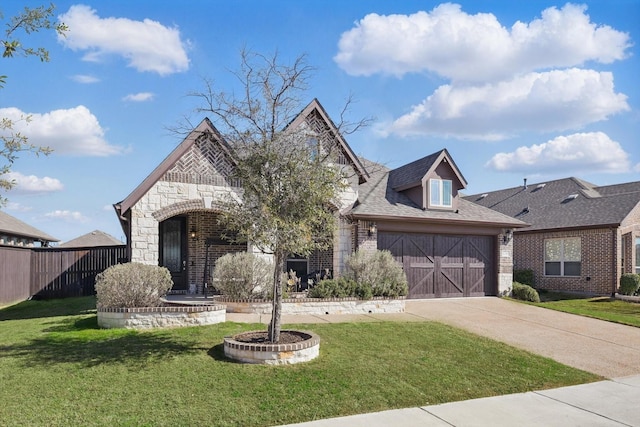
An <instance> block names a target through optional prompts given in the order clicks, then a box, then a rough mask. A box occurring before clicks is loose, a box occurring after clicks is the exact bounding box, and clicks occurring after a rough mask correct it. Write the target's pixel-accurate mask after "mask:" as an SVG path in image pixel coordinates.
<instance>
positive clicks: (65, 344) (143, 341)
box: [0, 316, 202, 368]
mask: <svg viewBox="0 0 640 427" xmlns="http://www.w3.org/2000/svg"><path fill="white" fill-rule="evenodd" d="M51 323H52V325H51V326H50V327H49V328H47V329H46V332H47V333H45V334H44V336H38V337H37V338H33V339H31V340H29V341H28V342H26V343H25V342H22V343H17V344H13V345H3V346H0V359H1V358H18V359H20V362H21V363H22V364H23V365H24V366H25V367H27V368H28V367H42V366H46V365H52V364H67V363H70V364H77V365H79V366H80V367H93V366H98V365H102V364H124V365H129V366H132V367H137V366H143V365H145V364H147V363H148V362H149V361H150V360H153V359H162V358H167V357H173V356H176V355H185V354H193V353H198V352H201V351H202V348H201V347H200V346H199V345H198V344H199V343H196V342H189V341H185V340H184V339H183V338H178V337H176V336H175V335H173V334H171V331H168V330H167V331H165V330H162V331H152V332H140V331H135V330H129V329H117V330H114V329H99V328H98V327H97V320H96V318H95V317H94V316H90V317H87V318H82V319H64V320H63V321H60V322H51Z"/></svg>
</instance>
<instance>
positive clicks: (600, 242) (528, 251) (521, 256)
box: [514, 228, 621, 295]
mask: <svg viewBox="0 0 640 427" xmlns="http://www.w3.org/2000/svg"><path fill="white" fill-rule="evenodd" d="M565 237H579V238H580V244H581V250H582V252H581V274H580V276H576V277H569V276H564V277H560V276H545V274H544V241H545V240H546V239H557V238H565ZM620 241H621V236H620V234H619V230H618V229H616V228H599V229H586V230H570V231H569V230H567V231H556V232H540V233H516V234H515V235H514V268H515V269H531V270H533V273H534V286H535V287H536V288H538V289H547V290H557V291H571V292H584V293H588V294H595V295H610V294H611V293H612V292H614V289H616V288H617V284H618V281H619V277H620V274H621V265H620V261H619V260H620V253H621V250H620Z"/></svg>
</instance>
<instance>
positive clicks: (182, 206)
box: [130, 181, 236, 265]
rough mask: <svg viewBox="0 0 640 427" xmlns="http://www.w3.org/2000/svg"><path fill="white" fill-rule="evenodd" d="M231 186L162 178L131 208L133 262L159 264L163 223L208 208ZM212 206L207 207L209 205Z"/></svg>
mask: <svg viewBox="0 0 640 427" xmlns="http://www.w3.org/2000/svg"><path fill="white" fill-rule="evenodd" d="M231 191H236V189H232V188H230V187H218V186H214V185H208V184H188V183H181V182H168V181H158V182H156V183H155V184H154V185H153V186H152V187H151V189H150V190H149V191H148V192H147V193H146V194H145V195H144V196H142V197H141V198H140V200H139V201H138V202H137V203H136V204H135V205H134V206H133V207H132V208H131V236H130V246H131V261H132V262H140V263H143V264H152V265H157V264H158V261H159V227H158V225H159V223H160V222H161V221H163V220H165V219H168V218H171V217H173V216H175V215H178V214H180V213H185V212H189V211H193V210H197V209H201V210H204V209H207V208H211V206H213V205H215V202H216V200H219V199H220V198H221V197H222V196H223V195H224V194H227V193H229V192H231ZM207 204H208V205H209V206H206V205H207Z"/></svg>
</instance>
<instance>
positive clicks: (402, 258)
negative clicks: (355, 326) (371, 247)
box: [378, 231, 497, 298]
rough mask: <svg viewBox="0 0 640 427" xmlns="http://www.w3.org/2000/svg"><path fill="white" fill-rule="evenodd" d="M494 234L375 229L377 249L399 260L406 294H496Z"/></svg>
mask: <svg viewBox="0 0 640 427" xmlns="http://www.w3.org/2000/svg"><path fill="white" fill-rule="evenodd" d="M494 241H495V237H493V236H455V235H440V234H414V233H392V232H382V231H381V232H379V233H378V249H387V250H389V251H391V253H392V254H393V256H394V257H395V259H396V260H397V261H398V262H400V263H402V265H403V267H404V271H405V273H406V275H407V280H408V282H409V295H408V297H409V298H443V297H461V296H465V297H467V296H471V297H473V296H485V295H495V294H496V280H497V279H496V275H495V271H496V270H495V255H494V254H495V249H494Z"/></svg>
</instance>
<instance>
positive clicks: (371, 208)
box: [350, 153, 526, 228]
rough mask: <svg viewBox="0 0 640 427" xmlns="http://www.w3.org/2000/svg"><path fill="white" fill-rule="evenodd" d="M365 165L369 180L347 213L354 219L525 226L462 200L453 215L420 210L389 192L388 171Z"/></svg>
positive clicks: (395, 192)
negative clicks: (369, 175)
mask: <svg viewBox="0 0 640 427" xmlns="http://www.w3.org/2000/svg"><path fill="white" fill-rule="evenodd" d="M436 154H438V153H436ZM428 157H430V156H428ZM436 157H437V156H436ZM365 165H367V169H368V170H369V172H370V174H371V179H370V180H369V181H368V182H366V183H365V184H361V185H360V186H359V193H360V194H359V197H358V202H357V203H356V205H355V206H354V207H353V208H352V209H351V212H350V214H351V215H352V216H353V217H355V218H361V219H367V218H371V219H385V218H386V219H401V220H416V219H417V220H430V221H433V222H447V223H451V222H458V223H467V224H482V225H492V226H498V227H510V228H517V227H525V226H526V224H525V223H524V222H522V221H520V220H518V219H514V218H511V217H509V216H506V215H503V214H501V213H499V212H497V211H494V210H491V209H487V208H485V207H483V206H480V205H477V204H475V203H471V202H468V201H466V200H463V199H461V200H460V201H459V202H460V203H459V205H458V210H457V211H441V210H430V209H422V208H421V207H420V206H418V205H417V204H416V203H414V202H413V201H412V200H411V199H409V197H407V196H405V195H404V194H402V193H400V192H398V191H395V190H394V189H393V187H392V185H391V183H390V182H389V176H390V174H391V173H392V172H393V171H392V170H390V169H389V168H387V167H385V166H383V165H380V164H376V163H373V162H368V161H366V160H365Z"/></svg>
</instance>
